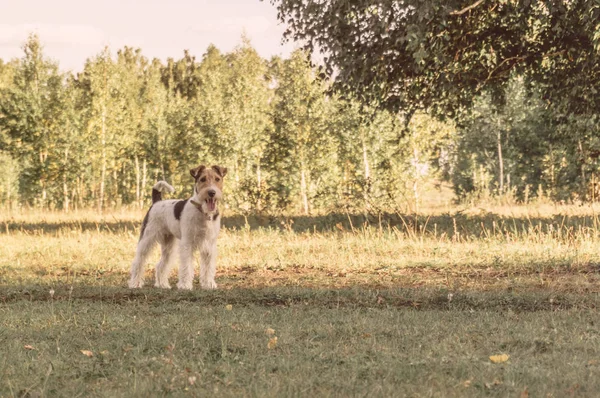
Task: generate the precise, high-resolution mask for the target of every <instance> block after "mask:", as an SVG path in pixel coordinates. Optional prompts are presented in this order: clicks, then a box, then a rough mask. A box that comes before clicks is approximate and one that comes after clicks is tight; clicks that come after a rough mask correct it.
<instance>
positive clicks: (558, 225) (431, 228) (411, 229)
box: [0, 212, 600, 238]
mask: <svg viewBox="0 0 600 398" xmlns="http://www.w3.org/2000/svg"><path fill="white" fill-rule="evenodd" d="M140 225H141V220H140V221H139V222H136V221H120V220H115V221H106V222H92V221H64V222H48V221H44V220H42V221H39V222H25V223H19V222H14V221H6V222H4V223H3V225H0V234H4V233H7V232H13V231H21V232H32V233H39V232H43V233H53V232H58V231H81V232H86V231H97V232H109V233H110V232H112V233H121V232H127V231H131V232H134V233H136V234H137V233H138V232H139V228H140ZM222 225H223V227H224V228H228V229H233V230H241V229H250V230H257V229H260V228H268V229H274V230H288V231H292V232H299V233H302V232H327V231H338V232H340V231H357V230H360V229H361V228H363V227H364V226H365V225H367V226H371V227H375V228H381V229H383V230H389V229H396V230H397V231H400V232H402V233H406V234H409V235H411V234H414V235H417V236H422V235H432V236H449V237H454V236H457V235H459V236H462V237H465V236H469V237H473V238H485V237H489V236H494V235H497V234H505V233H512V234H521V233H532V232H533V233H539V232H543V233H549V232H551V233H552V232H553V233H557V232H559V233H563V232H565V233H571V232H574V231H579V230H581V229H591V230H597V229H598V228H600V220H598V218H597V217H595V216H592V215H585V216H582V215H553V216H550V217H541V216H537V217H508V216H502V215H498V214H493V213H486V214H477V215H467V214H463V213H460V212H457V213H454V214H443V215H436V216H415V215H407V214H394V213H382V214H380V215H377V216H372V215H357V214H354V215H348V214H342V213H331V214H328V215H321V216H293V217H276V216H266V215H265V216H261V215H255V216H249V217H244V216H241V215H233V216H226V217H224V218H223V220H222Z"/></svg>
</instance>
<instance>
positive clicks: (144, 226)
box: [140, 206, 152, 240]
mask: <svg viewBox="0 0 600 398" xmlns="http://www.w3.org/2000/svg"><path fill="white" fill-rule="evenodd" d="M150 210H152V206H150V208H149V209H148V213H146V216H145V217H144V221H142V232H141V233H140V240H142V237H143V236H144V231H145V230H146V225H148V218H150Z"/></svg>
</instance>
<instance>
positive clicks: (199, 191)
mask: <svg viewBox="0 0 600 398" xmlns="http://www.w3.org/2000/svg"><path fill="white" fill-rule="evenodd" d="M190 174H191V175H192V177H194V179H195V180H196V182H195V183H194V197H195V201H196V202H197V203H198V204H200V205H201V210H202V211H203V212H204V213H215V212H216V211H217V202H218V201H219V200H220V199H221V197H222V196H223V177H225V174H227V168H226V167H221V166H211V167H206V166H205V165H200V166H198V167H196V168H194V169H191V170H190Z"/></svg>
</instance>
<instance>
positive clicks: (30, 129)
mask: <svg viewBox="0 0 600 398" xmlns="http://www.w3.org/2000/svg"><path fill="white" fill-rule="evenodd" d="M23 50H24V52H25V55H24V57H23V58H22V59H21V60H20V61H19V62H18V64H17V65H16V66H15V69H14V71H13V72H12V75H13V82H12V84H11V85H9V86H8V87H5V88H4V89H3V90H2V97H3V100H2V102H1V103H0V130H1V131H2V132H3V136H4V137H5V138H4V139H3V141H4V142H3V148H0V149H2V150H4V151H8V152H9V153H10V155H11V157H12V158H13V159H18V160H19V162H20V168H21V173H20V182H19V190H20V193H21V195H22V198H23V199H25V200H26V201H27V202H29V203H30V204H37V205H40V206H42V207H44V206H46V205H47V204H48V195H49V189H52V176H51V175H50V171H51V167H52V162H53V161H55V160H56V159H55V158H53V156H52V151H53V149H54V148H55V145H56V141H57V139H58V135H59V130H60V121H61V118H62V117H61V114H62V112H63V90H64V87H63V80H64V76H62V75H61V74H60V73H59V71H58V65H57V64H56V63H55V62H53V61H50V60H48V59H46V57H44V54H43V48H42V45H41V43H40V40H39V38H38V37H37V36H36V35H31V36H29V38H28V40H27V42H26V43H25V45H24V47H23Z"/></svg>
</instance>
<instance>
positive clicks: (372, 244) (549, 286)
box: [0, 208, 600, 397]
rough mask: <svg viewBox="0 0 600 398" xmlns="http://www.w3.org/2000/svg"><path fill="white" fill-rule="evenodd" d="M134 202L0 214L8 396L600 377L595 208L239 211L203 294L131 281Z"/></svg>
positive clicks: (505, 392) (0, 319) (325, 391)
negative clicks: (122, 208)
mask: <svg viewBox="0 0 600 398" xmlns="http://www.w3.org/2000/svg"><path fill="white" fill-rule="evenodd" d="M588 210H589V209H588ZM139 219H141V217H140V214H139V213H137V212H131V213H127V212H124V213H114V214H109V215H104V216H99V215H94V214H79V215H66V216H65V215H60V214H56V213H49V214H34V215H32V214H26V213H25V214H18V213H15V214H11V215H7V216H5V218H4V219H0V226H3V227H2V228H0V230H2V232H0V240H1V242H2V244H1V245H0V397H12V396H29V397H34V396H106V397H119V396H123V397H129V396H140V397H141V396H165V395H166V396H184V395H185V396H207V395H210V394H215V393H216V394H217V395H218V396H261V397H262V396H416V397H428V396H432V397H451V396H460V397H462V396H474V397H479V396H520V394H522V393H523V391H525V390H527V391H528V393H529V396H532V397H545V396H554V397H563V396H589V397H593V396H597V395H598V393H597V392H598V391H600V378H599V377H598V376H600V329H598V319H599V318H598V308H599V305H600V295H599V293H600V284H599V282H600V281H599V273H598V264H600V250H598V247H600V245H599V243H600V239H599V231H598V230H597V229H596V227H595V225H597V223H596V221H597V220H596V216H595V212H594V211H592V210H589V211H587V212H585V211H582V209H581V208H556V209H554V210H553V212H552V211H548V210H547V209H545V210H544V211H543V212H542V211H540V210H539V209H534V208H510V209H508V210H507V209H502V210H499V209H496V210H493V209H492V210H491V211H485V212H482V211H476V212H475V211H469V212H463V213H452V214H431V215H421V216H419V217H408V216H401V215H387V216H386V217H385V218H383V219H376V218H373V219H370V220H367V221H369V223H368V224H365V218H364V217H362V216H355V217H348V216H346V215H338V216H335V215H328V216H323V217H314V218H313V219H310V218H304V217H296V218H282V219H273V218H252V219H249V220H247V221H246V220H244V219H243V218H236V217H230V218H228V219H226V220H225V222H224V224H225V225H226V228H225V229H224V230H223V233H222V235H221V237H220V240H219V249H220V257H219V260H218V275H217V283H219V286H220V289H219V290H217V291H202V290H199V289H198V288H197V285H196V286H195V287H196V289H195V290H194V291H192V292H179V291H177V290H171V291H164V290H159V289H155V288H153V287H147V288H144V289H141V290H136V291H131V290H129V289H127V288H126V281H127V273H128V268H129V264H130V261H131V259H132V256H133V253H134V250H135V243H136V241H137V228H138V223H139V221H138V220H139ZM311 225H312V227H311ZM459 232H460V233H459ZM157 255H158V254H155V256H154V258H153V259H152V262H155V261H156V260H157ZM151 268H152V267H151V266H150V265H149V266H148V273H147V278H146V281H147V284H148V285H152V271H151ZM175 281H176V273H174V274H173V279H172V282H173V284H174V283H175ZM51 292H52V294H51ZM267 329H273V330H274V335H269V334H267ZM274 336H276V337H277V344H276V346H275V347H273V344H271V347H270V348H269V347H268V343H269V341H270V339H272V338H273V337H274ZM82 351H84V352H87V351H90V352H91V353H92V356H87V355H84V353H82ZM496 354H507V355H509V359H508V361H507V362H504V363H498V364H496V363H492V362H491V361H490V359H489V357H490V356H491V355H496Z"/></svg>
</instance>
